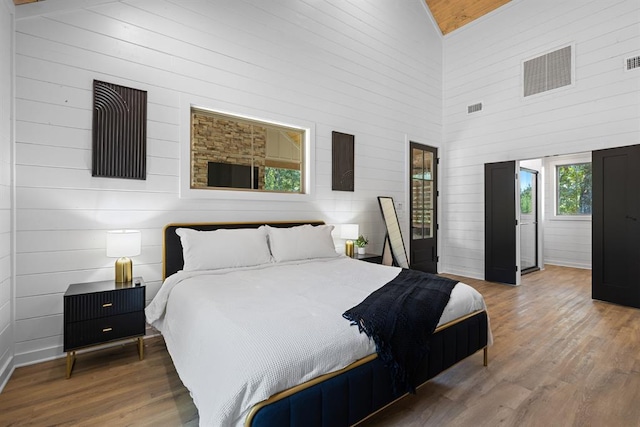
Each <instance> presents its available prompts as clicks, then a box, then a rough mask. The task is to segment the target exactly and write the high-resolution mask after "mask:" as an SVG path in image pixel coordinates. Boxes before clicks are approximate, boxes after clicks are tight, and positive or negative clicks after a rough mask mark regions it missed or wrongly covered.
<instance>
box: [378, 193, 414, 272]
mask: <svg viewBox="0 0 640 427" xmlns="http://www.w3.org/2000/svg"><path fill="white" fill-rule="evenodd" d="M378 203H379V204H380V212H381V213H382V219H383V220H384V224H385V226H386V227H387V236H386V238H385V242H384V250H383V259H384V255H385V252H387V251H389V252H391V258H392V260H393V265H396V266H398V267H402V268H409V260H408V258H407V251H406V249H405V247H404V240H403V239H402V232H401V231H400V223H399V222H398V215H397V214H396V208H395V205H394V204H393V197H385V196H378Z"/></svg>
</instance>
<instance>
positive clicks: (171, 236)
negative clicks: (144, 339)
mask: <svg viewBox="0 0 640 427" xmlns="http://www.w3.org/2000/svg"><path fill="white" fill-rule="evenodd" d="M322 223H323V222H321V221H305V222H276V223H268V224H269V225H271V226H276V227H291V226H295V225H301V224H312V225H317V224H322ZM262 224H265V223H201V224H170V225H168V226H167V227H165V230H164V253H163V256H164V260H163V261H164V262H163V264H164V272H163V273H164V277H168V276H169V275H171V274H173V273H175V272H176V271H178V270H180V269H182V264H183V260H182V245H181V244H180V239H179V237H178V236H177V235H176V234H175V229H176V228H179V227H188V228H193V229H196V230H216V229H220V228H251V227H254V228H255V227H258V226H260V225H262ZM487 328H488V319H487V313H486V312H485V311H478V312H476V313H472V314H470V315H468V316H465V317H463V318H461V319H457V320H455V321H453V322H450V323H448V324H446V325H443V326H440V327H438V328H437V329H436V331H435V332H434V334H433V336H432V339H431V344H430V351H429V353H428V354H427V356H426V358H425V359H426V360H425V361H424V364H423V366H422V370H421V372H420V374H419V383H420V384H422V383H424V382H426V381H428V380H429V379H431V378H433V377H435V376H436V375H438V374H439V373H440V372H442V371H444V370H446V369H448V368H450V367H451V366H453V365H454V364H456V363H458V362H460V361H461V360H463V359H465V358H467V357H469V356H471V355H473V354H475V353H477V352H478V351H479V350H484V364H485V366H486V364H487V343H488V336H487V331H488V329H487ZM400 397H402V395H401V394H397V393H394V391H393V387H392V385H391V376H390V373H389V371H388V370H387V368H385V366H384V364H383V363H382V362H381V361H380V360H379V359H378V358H377V357H375V355H371V356H369V357H367V358H365V359H363V360H362V361H359V362H356V363H354V364H352V365H350V366H348V367H347V368H345V369H343V370H342V371H339V372H338V373H334V374H328V375H324V376H322V377H321V378H319V379H317V380H311V381H309V382H308V383H305V384H301V385H299V386H296V387H294V388H292V389H290V390H285V391H283V392H281V393H278V394H276V395H274V396H272V397H271V398H270V399H268V400H267V401H265V402H261V403H259V404H257V405H256V406H255V407H254V408H253V410H252V411H251V413H250V414H249V417H248V419H247V422H246V423H245V426H247V427H279V426H282V427H285V426H286V427H292V426H304V427H315V426H317V427H339V426H350V425H353V424H356V423H358V422H360V421H362V420H363V419H365V418H367V417H368V416H370V415H371V414H373V413H375V412H377V411H378V410H380V409H382V408H384V407H385V406H387V405H389V404H390V403H392V402H393V401H395V400H397V399H399V398H400Z"/></svg>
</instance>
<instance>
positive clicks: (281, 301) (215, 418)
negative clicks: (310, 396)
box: [146, 257, 486, 426]
mask: <svg viewBox="0 0 640 427" xmlns="http://www.w3.org/2000/svg"><path fill="white" fill-rule="evenodd" d="M399 271H400V269H399V268H395V267H387V266H381V265H377V264H372V263H368V262H362V261H357V260H353V259H351V258H347V257H339V258H333V259H320V260H313V261H297V262H295V261H294V262H286V263H276V264H269V265H263V266H258V267H248V268H240V269H225V270H211V271H204V272H178V273H176V274H174V275H172V276H171V277H169V278H167V280H165V282H164V284H163V285H162V287H161V288H160V291H159V292H158V294H157V295H156V297H155V298H154V299H153V301H152V302H151V304H149V306H148V307H147V309H146V316H147V321H148V322H149V323H151V324H152V325H153V326H155V327H156V328H157V329H159V330H160V331H161V332H162V335H163V336H164V339H165V341H166V344H167V348H168V350H169V353H170V354H171V357H172V359H173V362H174V365H175V367H176V370H177V372H178V374H179V376H180V378H181V380H182V382H183V383H184V385H185V386H186V387H187V388H188V389H189V391H190V392H191V395H192V397H193V400H194V403H195V405H196V407H197V408H198V412H199V416H200V425H201V426H222V425H225V426H227V425H229V426H241V425H242V424H243V423H244V419H245V417H246V415H247V414H248V412H249V410H250V409H251V407H252V406H253V405H254V404H256V403H258V402H260V401H262V400H265V399H267V398H269V396H271V395H273V394H274V393H277V392H279V391H282V390H285V389H287V388H290V387H293V386H295V385H297V384H301V383H303V382H305V381H307V380H310V379H312V378H314V377H317V376H319V375H322V374H324V373H328V372H332V371H336V370H339V369H342V368H344V367H345V366H347V365H349V364H350V363H353V362H354V361H356V360H358V359H361V358H362V357H365V356H367V355H369V354H371V353H373V352H374V351H375V346H374V344H373V343H372V342H371V341H369V339H368V338H367V336H366V335H364V334H360V333H359V332H358V328H357V327H355V326H350V323H349V321H348V320H345V319H344V318H343V317H342V313H343V312H344V311H346V310H347V309H349V308H351V307H353V306H354V305H356V304H358V303H360V302H361V301H362V300H363V299H364V298H366V297H367V296H368V295H369V294H370V293H371V292H373V291H374V290H375V289H377V288H379V287H381V286H382V285H384V284H385V283H387V282H389V281H390V280H392V279H393V278H394V277H395V276H397V274H398V273H399ZM485 308H486V307H485V304H484V300H483V299H482V296H481V295H480V294H479V293H478V292H477V291H475V290H474V289H473V288H471V287H470V286H468V285H465V284H463V283H459V284H458V285H456V287H455V288H454V289H453V292H452V294H451V299H450V301H449V304H447V306H446V307H445V311H444V313H443V315H442V318H441V319H440V324H444V323H447V322H449V321H450V320H453V319H455V318H457V317H460V316H462V315H464V314H467V313H471V312H473V311H476V310H482V309H485Z"/></svg>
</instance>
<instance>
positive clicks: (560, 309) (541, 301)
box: [0, 266, 640, 427]
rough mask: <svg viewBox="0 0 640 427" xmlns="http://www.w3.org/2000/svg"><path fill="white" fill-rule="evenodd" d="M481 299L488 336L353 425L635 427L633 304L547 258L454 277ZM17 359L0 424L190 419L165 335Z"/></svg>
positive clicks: (0, 400)
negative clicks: (139, 351) (511, 271)
mask: <svg viewBox="0 0 640 427" xmlns="http://www.w3.org/2000/svg"><path fill="white" fill-rule="evenodd" d="M460 279H461V280H463V281H465V282H466V283H468V284H470V285H471V286H473V287H475V288H476V289H478V290H479V291H480V292H481V293H482V294H483V295H484V297H485V300H486V302H487V305H488V307H489V315H490V317H491V326H492V330H493V335H494V340H495V344H494V345H493V346H492V347H491V348H490V351H489V366H488V367H486V368H485V367H483V366H482V354H481V352H480V353H478V354H477V355H474V356H472V357H470V358H468V359H467V360H465V361H463V362H461V363H459V364H458V365H456V366H454V367H453V368H451V369H449V370H448V371H446V372H444V373H442V374H440V375H439V376H438V377H436V378H435V379H433V380H431V381H430V382H428V383H427V384H426V385H424V386H422V387H421V388H420V389H419V390H418V393H417V395H411V396H407V397H405V398H404V399H402V400H400V401H399V402H396V403H395V404H393V405H392V406H390V407H389V408H387V409H385V410H384V411H382V412H380V413H378V414H376V415H375V416H374V417H372V418H370V419H368V420H366V421H365V422H364V423H362V424H361V426H366V427H371V426H377V427H379V426H385V427H387V426H415V427H418V426H420V427H422V426H562V427H564V426H639V425H640V310H636V309H631V308H626V307H621V306H617V305H613V304H607V303H603V302H599V301H593V300H592V299H591V272H590V271H588V270H579V269H572V268H561V267H555V266H547V268H546V270H545V271H542V272H536V273H531V274H529V275H526V276H523V284H522V285H521V286H520V287H510V286H507V285H500V284H495V283H488V282H484V281H479V280H473V279H466V278H464V279H463V278H460ZM145 342H146V347H145V353H146V357H145V360H143V361H138V358H137V355H136V347H135V343H134V342H132V343H131V344H126V345H124V346H120V347H115V348H112V349H108V350H103V351H100V352H93V353H87V354H82V355H79V357H78V361H77V362H76V367H75V369H74V372H73V376H72V377H71V379H69V380H65V379H64V374H65V361H64V359H59V360H54V361H51V362H45V363H41V364H38V365H32V366H28V367H23V368H18V369H16V371H15V372H14V374H13V376H12V378H11V379H10V380H9V382H8V383H7V386H6V387H5V389H4V391H3V392H2V393H0V426H14V425H38V426H39V425H43V426H44V425H74V426H76V425H86V426H102V425H108V426H127V425H135V426H182V425H186V426H196V425H197V423H198V415H197V411H196V409H195V407H194V406H193V403H192V401H191V398H190V396H189V393H188V391H187V390H186V389H185V388H184V387H183V386H182V384H181V382H180V379H179V378H178V376H177V374H176V372H175V370H174V368H173V364H172V362H171V358H170V357H169V355H168V353H167V352H166V349H165V347H164V343H163V341H162V338H160V337H157V338H151V339H147V340H146V341H145Z"/></svg>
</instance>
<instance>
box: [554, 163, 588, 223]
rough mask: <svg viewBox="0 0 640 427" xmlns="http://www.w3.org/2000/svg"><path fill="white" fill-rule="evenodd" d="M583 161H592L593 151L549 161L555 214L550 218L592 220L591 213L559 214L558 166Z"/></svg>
mask: <svg viewBox="0 0 640 427" xmlns="http://www.w3.org/2000/svg"><path fill="white" fill-rule="evenodd" d="M581 163H592V161H591V153H588V154H583V155H578V156H571V158H567V157H565V158H563V159H560V160H555V161H551V162H549V164H548V167H549V168H550V169H551V177H552V179H553V181H552V182H553V214H552V217H551V218H550V219H552V220H558V221H591V214H584V215H558V166H569V165H576V164H581ZM592 212H593V211H592Z"/></svg>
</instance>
